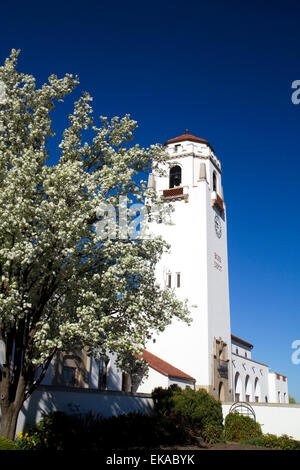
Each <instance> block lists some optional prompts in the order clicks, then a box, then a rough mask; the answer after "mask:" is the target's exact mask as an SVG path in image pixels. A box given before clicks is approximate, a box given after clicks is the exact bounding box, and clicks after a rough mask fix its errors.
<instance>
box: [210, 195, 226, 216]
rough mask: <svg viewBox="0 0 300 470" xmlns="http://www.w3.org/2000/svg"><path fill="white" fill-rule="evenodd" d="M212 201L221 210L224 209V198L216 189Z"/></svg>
mask: <svg viewBox="0 0 300 470" xmlns="http://www.w3.org/2000/svg"><path fill="white" fill-rule="evenodd" d="M211 202H212V206H213V207H216V208H217V209H218V210H219V211H220V212H223V210H224V201H223V199H222V198H221V197H220V196H219V195H218V194H217V192H216V191H213V192H212V193H211Z"/></svg>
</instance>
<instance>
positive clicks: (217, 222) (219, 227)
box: [215, 215, 222, 238]
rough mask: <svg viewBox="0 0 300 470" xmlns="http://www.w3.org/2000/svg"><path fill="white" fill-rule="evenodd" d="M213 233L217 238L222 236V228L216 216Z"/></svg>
mask: <svg viewBox="0 0 300 470" xmlns="http://www.w3.org/2000/svg"><path fill="white" fill-rule="evenodd" d="M215 231H216V234H217V237H218V238H221V236H222V228H221V221H220V217H219V216H218V215H216V216H215Z"/></svg>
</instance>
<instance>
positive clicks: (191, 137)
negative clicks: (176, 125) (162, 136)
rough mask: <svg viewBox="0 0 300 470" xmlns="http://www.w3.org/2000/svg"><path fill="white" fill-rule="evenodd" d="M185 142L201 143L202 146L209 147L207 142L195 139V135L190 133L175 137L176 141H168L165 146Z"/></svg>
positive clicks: (198, 138)
mask: <svg viewBox="0 0 300 470" xmlns="http://www.w3.org/2000/svg"><path fill="white" fill-rule="evenodd" d="M184 140H190V141H192V142H200V143H202V144H203V143H204V144H207V145H209V143H208V142H207V140H204V139H200V137H195V136H194V135H191V134H189V133H185V134H182V135H179V136H178V137H174V139H170V140H167V142H166V143H165V144H164V145H168V144H173V143H176V142H182V141H184Z"/></svg>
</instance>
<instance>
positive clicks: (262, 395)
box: [232, 354, 271, 402]
mask: <svg viewBox="0 0 300 470" xmlns="http://www.w3.org/2000/svg"><path fill="white" fill-rule="evenodd" d="M237 374H239V379H238V381H237ZM268 375H269V368H268V366H267V365H265V364H261V363H260V362H256V361H254V360H252V359H248V358H246V357H244V356H238V355H237V354H232V388H233V391H234V393H235V389H236V381H237V386H239V385H240V386H241V389H239V390H238V391H237V392H238V393H239V395H240V396H239V400H238V401H246V377H249V379H248V381H249V382H248V390H247V392H248V393H247V394H248V395H250V400H249V401H250V402H254V401H255V396H258V397H259V402H265V401H266V397H267V401H268V402H270V401H271V399H270V395H269V382H268ZM256 379H258V385H257V388H256V390H255V384H256ZM239 380H240V384H239Z"/></svg>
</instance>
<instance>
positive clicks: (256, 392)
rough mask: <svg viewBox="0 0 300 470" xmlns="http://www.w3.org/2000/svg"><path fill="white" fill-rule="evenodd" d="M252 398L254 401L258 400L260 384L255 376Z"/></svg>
mask: <svg viewBox="0 0 300 470" xmlns="http://www.w3.org/2000/svg"><path fill="white" fill-rule="evenodd" d="M254 400H255V401H256V402H259V401H260V384H259V380H258V378H257V377H256V379H255V382H254Z"/></svg>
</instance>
